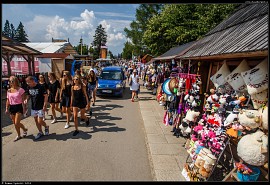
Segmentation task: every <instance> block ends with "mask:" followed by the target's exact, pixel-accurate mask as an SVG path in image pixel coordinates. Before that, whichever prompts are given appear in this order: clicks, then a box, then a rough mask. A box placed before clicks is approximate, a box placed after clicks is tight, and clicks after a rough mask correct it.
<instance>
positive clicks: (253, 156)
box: [237, 130, 268, 166]
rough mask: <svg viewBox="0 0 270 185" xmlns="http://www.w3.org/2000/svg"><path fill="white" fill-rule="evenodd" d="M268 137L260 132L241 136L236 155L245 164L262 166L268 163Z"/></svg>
mask: <svg viewBox="0 0 270 185" xmlns="http://www.w3.org/2000/svg"><path fill="white" fill-rule="evenodd" d="M267 151H268V136H266V135H265V134H264V133H263V132H262V131H261V130H258V131H257V132H255V133H253V134H248V135H245V136H243V137H242V138H241V139H240V141H239V142H238V144H237V155H238V156H239V157H240V158H241V159H242V160H243V161H245V162H246V163H248V164H250V165H253V166H262V165H264V164H265V163H266V162H267V161H268V153H267Z"/></svg>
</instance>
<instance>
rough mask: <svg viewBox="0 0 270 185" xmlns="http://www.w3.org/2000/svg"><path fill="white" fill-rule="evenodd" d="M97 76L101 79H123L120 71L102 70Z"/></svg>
mask: <svg viewBox="0 0 270 185" xmlns="http://www.w3.org/2000/svg"><path fill="white" fill-rule="evenodd" d="M99 78H100V79H103V80H123V75H122V73H121V72H120V71H102V72H101V74H100V76H99Z"/></svg>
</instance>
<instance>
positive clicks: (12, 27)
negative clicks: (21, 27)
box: [10, 23, 16, 39]
mask: <svg viewBox="0 0 270 185" xmlns="http://www.w3.org/2000/svg"><path fill="white" fill-rule="evenodd" d="M15 34H16V30H15V27H14V26H13V24H12V23H11V24H10V38H12V39H13V38H14V37H15Z"/></svg>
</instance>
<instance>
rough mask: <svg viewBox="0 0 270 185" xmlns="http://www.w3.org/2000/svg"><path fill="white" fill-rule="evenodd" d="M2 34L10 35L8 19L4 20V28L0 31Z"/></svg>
mask: <svg viewBox="0 0 270 185" xmlns="http://www.w3.org/2000/svg"><path fill="white" fill-rule="evenodd" d="M2 33H3V35H5V36H8V37H10V27H9V21H8V20H6V23H5V26H4V30H3V31H2Z"/></svg>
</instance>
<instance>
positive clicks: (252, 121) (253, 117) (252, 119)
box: [238, 109, 260, 129]
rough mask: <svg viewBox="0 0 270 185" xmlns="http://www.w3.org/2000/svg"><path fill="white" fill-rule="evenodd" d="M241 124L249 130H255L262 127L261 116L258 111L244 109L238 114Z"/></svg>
mask: <svg viewBox="0 0 270 185" xmlns="http://www.w3.org/2000/svg"><path fill="white" fill-rule="evenodd" d="M238 120H239V123H240V124H241V125H242V126H244V127H245V128H247V129H254V128H258V127H259V126H260V114H259V111H258V110H245V109H242V110H241V111H240V113H239V114H238Z"/></svg>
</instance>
